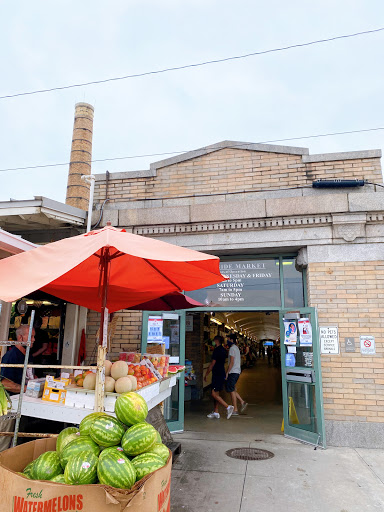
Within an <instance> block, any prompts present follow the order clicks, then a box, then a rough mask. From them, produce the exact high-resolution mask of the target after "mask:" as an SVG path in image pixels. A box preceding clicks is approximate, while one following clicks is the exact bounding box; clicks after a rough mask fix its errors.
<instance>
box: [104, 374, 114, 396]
mask: <svg viewBox="0 0 384 512" xmlns="http://www.w3.org/2000/svg"><path fill="white" fill-rule="evenodd" d="M115 382H116V381H115V379H114V378H112V377H105V383H104V390H105V391H109V392H110V393H113V392H114V391H115Z"/></svg>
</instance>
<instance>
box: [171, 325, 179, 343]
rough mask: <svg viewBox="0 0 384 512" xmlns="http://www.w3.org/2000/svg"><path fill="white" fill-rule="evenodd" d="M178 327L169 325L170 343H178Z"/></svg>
mask: <svg viewBox="0 0 384 512" xmlns="http://www.w3.org/2000/svg"><path fill="white" fill-rule="evenodd" d="M179 334H180V330H179V325H178V324H177V325H171V343H179Z"/></svg>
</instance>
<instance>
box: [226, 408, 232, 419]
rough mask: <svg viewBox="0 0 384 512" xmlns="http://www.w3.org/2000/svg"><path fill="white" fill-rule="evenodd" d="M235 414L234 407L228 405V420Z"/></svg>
mask: <svg viewBox="0 0 384 512" xmlns="http://www.w3.org/2000/svg"><path fill="white" fill-rule="evenodd" d="M232 414H233V405H228V407H227V420H229V418H230V417H231V416H232Z"/></svg>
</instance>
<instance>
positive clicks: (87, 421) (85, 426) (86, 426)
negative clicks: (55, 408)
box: [79, 412, 108, 436]
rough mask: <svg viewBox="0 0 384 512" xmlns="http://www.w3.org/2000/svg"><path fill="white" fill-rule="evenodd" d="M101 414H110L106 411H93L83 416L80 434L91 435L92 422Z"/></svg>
mask: <svg viewBox="0 0 384 512" xmlns="http://www.w3.org/2000/svg"><path fill="white" fill-rule="evenodd" d="M100 416H108V414H106V413H105V412H91V414H88V416H86V417H85V418H83V419H82V420H81V423H80V425H79V428H80V434H81V435H82V436H83V435H84V436H87V435H89V430H90V428H91V425H92V423H93V422H94V421H95V419H96V418H99V417H100Z"/></svg>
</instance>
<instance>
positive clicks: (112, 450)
mask: <svg viewBox="0 0 384 512" xmlns="http://www.w3.org/2000/svg"><path fill="white" fill-rule="evenodd" d="M108 453H122V454H123V455H125V453H124V450H123V449H122V447H121V446H109V447H108V448H104V450H103V451H102V452H101V453H100V455H99V459H101V458H103V457H105V455H108Z"/></svg>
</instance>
